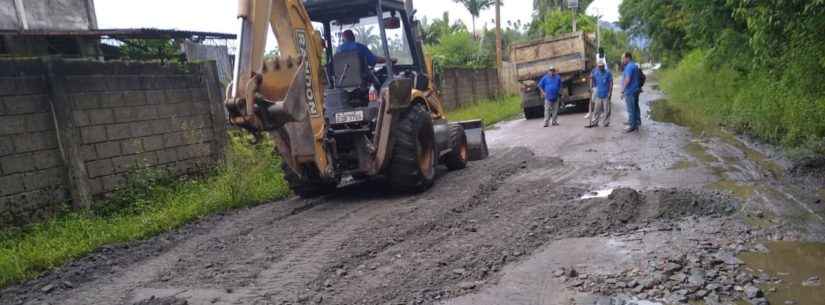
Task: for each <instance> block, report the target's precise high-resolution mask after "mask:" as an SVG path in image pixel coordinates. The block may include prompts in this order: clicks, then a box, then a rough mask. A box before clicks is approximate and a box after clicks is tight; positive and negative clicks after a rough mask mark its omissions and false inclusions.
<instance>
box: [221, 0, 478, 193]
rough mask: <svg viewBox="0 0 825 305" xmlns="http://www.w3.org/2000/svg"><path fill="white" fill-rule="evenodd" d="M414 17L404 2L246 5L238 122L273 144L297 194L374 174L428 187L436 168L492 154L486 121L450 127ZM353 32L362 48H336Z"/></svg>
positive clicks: (253, 0)
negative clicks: (270, 42) (272, 47)
mask: <svg viewBox="0 0 825 305" xmlns="http://www.w3.org/2000/svg"><path fill="white" fill-rule="evenodd" d="M413 15H414V11H412V9H411V8H408V7H406V6H405V3H404V2H402V1H400V0H349V1H342V0H240V5H239V14H238V20H239V21H240V33H239V34H240V35H239V36H238V37H239V39H240V43H239V48H238V52H237V57H236V60H235V69H234V80H233V82H232V84H231V85H230V86H229V87H228V88H227V95H226V97H227V98H226V108H227V110H228V112H229V118H230V122H231V123H232V124H234V125H236V126H239V127H242V128H244V129H246V130H249V131H250V132H252V133H253V134H254V135H255V136H256V139H260V137H262V134H263V133H268V134H269V135H270V136H271V137H272V138H273V140H274V141H275V144H276V147H277V148H276V149H277V152H278V154H279V155H280V156H281V159H282V161H283V162H282V163H283V170H284V176H285V179H286V180H287V182H288V183H289V186H290V188H291V189H292V190H293V191H294V192H295V193H296V194H297V195H299V196H302V197H312V196H318V195H322V194H325V193H329V192H332V191H334V190H335V189H336V188H337V187H338V186H339V185H342V184H350V183H353V182H357V181H361V180H365V179H369V178H373V177H384V178H386V180H387V181H389V184H390V186H391V187H392V188H394V189H397V190H400V191H421V190H424V189H426V188H428V187H430V186H431V185H432V183H433V180H434V176H435V166H437V165H439V164H443V165H446V166H447V168H449V169H451V170H456V169H461V168H464V167H465V166H466V165H467V162H468V161H474V160H479V159H483V158H485V157H486V156H487V154H488V153H487V144H486V141H485V137H484V128H483V125H482V123H481V121H477V120H476V121H466V122H457V123H450V122H448V121H447V119H446V115H445V113H444V109H443V107H442V103H441V99H440V97H439V96H438V93H437V92H436V90H435V88H434V86H433V82H432V75H433V74H432V64H431V61H429V60H425V56H424V54H423V49H422V47H421V41H420V39H419V38H418V35H417V31H416V24H417V23H416V22H415V21H414V16H413ZM270 28H271V30H272V32H273V33H274V35H275V37H276V39H277V45H278V51H279V56H278V57H277V58H271V59H267V58H265V56H264V55H265V54H264V51H265V48H266V39H267V33H268V30H269V29H270ZM353 36H354V38H355V40H356V42H357V43H358V44H359V45H360V46H362V47H360V49H359V48H355V49H353V48H343V47H337V48H336V46H340V45H341V44H342V43H343V42H344V40H347V42H349V43H350V44H352V41H351V40H352V39H353ZM364 49H368V51H366V50H364ZM376 54H377V55H376ZM376 58H381V59H382V60H381V61H380V62H383V63H376V60H375V59H376ZM370 64H373V65H370Z"/></svg>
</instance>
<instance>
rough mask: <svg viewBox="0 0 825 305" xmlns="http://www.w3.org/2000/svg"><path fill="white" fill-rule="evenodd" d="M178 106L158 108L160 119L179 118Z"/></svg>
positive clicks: (168, 105) (165, 105) (163, 105)
mask: <svg viewBox="0 0 825 305" xmlns="http://www.w3.org/2000/svg"><path fill="white" fill-rule="evenodd" d="M175 105H176V104H162V105H159V106H158V117H160V118H170V117H173V116H177V115H178V114H177V112H176V111H177V106H175Z"/></svg>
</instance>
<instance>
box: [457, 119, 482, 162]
mask: <svg viewBox="0 0 825 305" xmlns="http://www.w3.org/2000/svg"><path fill="white" fill-rule="evenodd" d="M458 124H460V125H461V127H464V134H465V135H466V136H467V146H468V147H467V148H469V153H470V154H469V159H470V161H478V160H484V159H486V158H487V156H489V155H490V152H489V150H487V137H486V136H485V135H484V123H483V122H481V120H472V121H463V122H458Z"/></svg>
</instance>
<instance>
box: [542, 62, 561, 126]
mask: <svg viewBox="0 0 825 305" xmlns="http://www.w3.org/2000/svg"><path fill="white" fill-rule="evenodd" d="M538 87H539V91H541V95H542V96H543V97H544V127H547V126H548V124H549V123H550V121H551V119H552V121H553V126H557V125H559V121H558V116H559V102H560V99H559V96H560V95H561V94H560V93H561V76H559V75H558V74H556V67H552V66H551V67H550V72H547V74H545V75H544V76H543V77H542V78H541V80H540V81H539V86H538Z"/></svg>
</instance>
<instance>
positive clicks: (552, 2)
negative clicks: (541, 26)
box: [533, 0, 593, 19]
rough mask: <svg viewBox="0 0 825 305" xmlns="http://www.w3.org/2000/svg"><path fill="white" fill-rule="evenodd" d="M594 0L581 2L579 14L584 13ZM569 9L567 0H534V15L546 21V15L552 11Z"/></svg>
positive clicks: (581, 0) (582, 0) (580, 0)
mask: <svg viewBox="0 0 825 305" xmlns="http://www.w3.org/2000/svg"><path fill="white" fill-rule="evenodd" d="M591 3H593V0H579V12H584V11H585V10H587V7H588V6H590V4H591ZM564 9H567V0H533V15H534V17H535V18H538V19H544V16H545V14H547V13H549V12H551V11H557V10H564Z"/></svg>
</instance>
